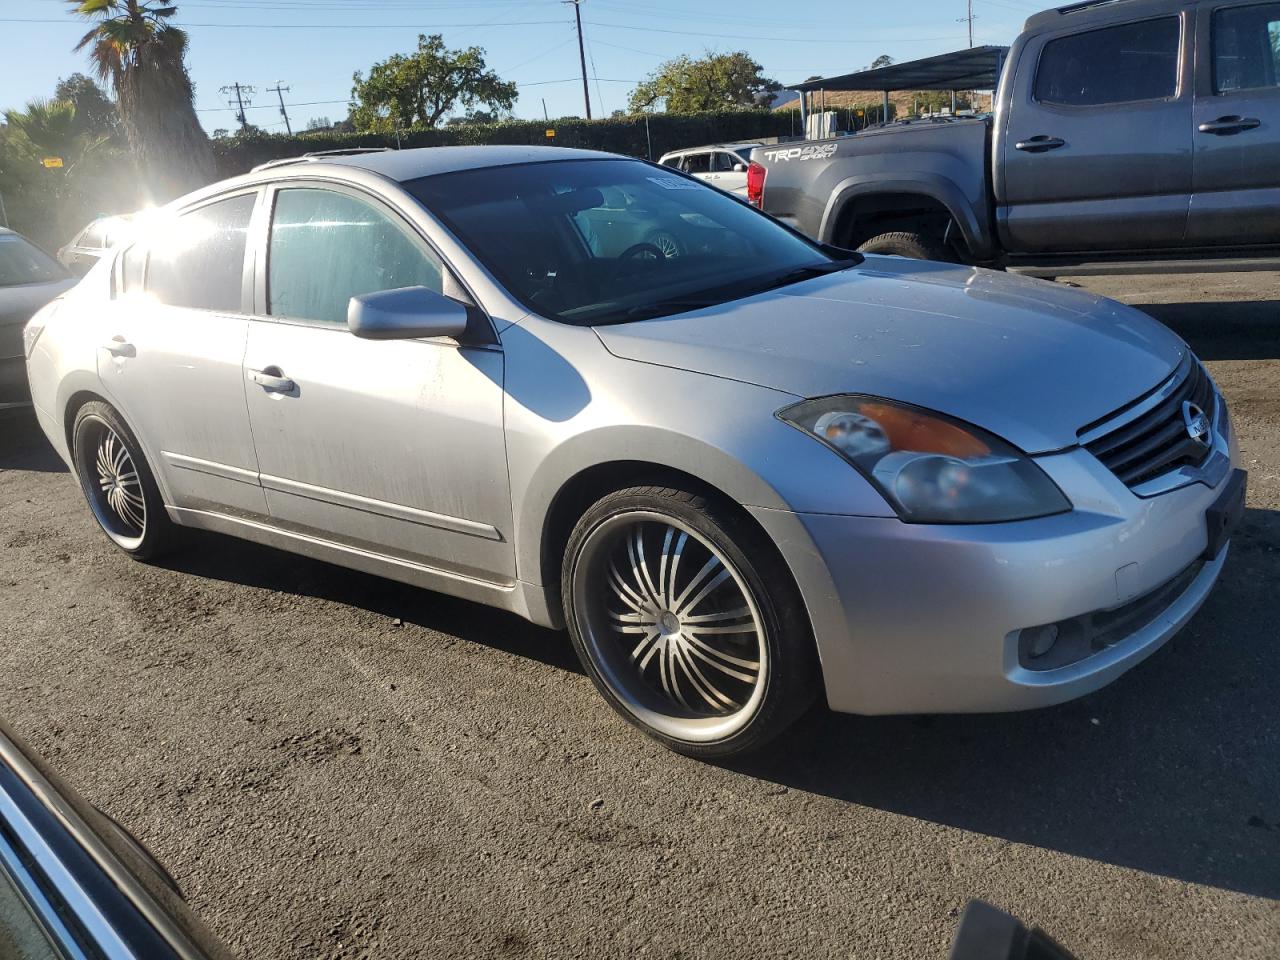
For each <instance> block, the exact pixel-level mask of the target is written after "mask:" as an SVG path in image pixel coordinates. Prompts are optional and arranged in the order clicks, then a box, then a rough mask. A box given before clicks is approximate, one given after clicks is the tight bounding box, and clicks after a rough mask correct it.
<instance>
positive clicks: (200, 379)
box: [92, 190, 267, 516]
mask: <svg viewBox="0 0 1280 960" xmlns="http://www.w3.org/2000/svg"><path fill="white" fill-rule="evenodd" d="M258 196H259V191H257V190H249V191H244V192H240V193H236V194H232V195H230V196H222V197H218V198H216V199H214V200H211V201H209V202H206V203H203V204H201V205H200V206H198V207H195V208H192V209H189V210H186V211H184V212H183V213H182V214H181V215H180V216H177V217H175V218H172V219H170V220H166V221H165V222H163V223H160V224H157V225H156V227H155V229H154V231H153V232H151V233H150V234H149V235H148V236H147V237H146V238H145V239H143V240H140V241H139V242H137V243H135V244H134V245H133V246H131V247H129V248H128V249H126V250H125V251H124V252H123V254H122V255H121V257H120V261H119V263H118V264H117V271H116V277H115V288H116V293H115V296H114V298H113V299H112V300H111V301H110V302H109V303H108V304H106V306H105V307H104V309H103V310H102V311H100V313H99V314H98V316H97V317H96V318H95V319H94V320H93V321H92V322H93V323H94V324H95V327H96V330H95V336H96V343H97V356H98V376H99V377H100V379H101V380H102V384H103V388H104V389H105V390H106V391H107V392H108V394H109V396H110V399H111V400H112V402H113V403H114V404H115V405H116V406H117V407H119V409H120V412H121V413H122V414H123V415H124V418H125V420H126V421H128V423H129V424H130V426H132V428H133V431H134V433H136V434H137V435H138V439H139V440H140V442H141V443H142V445H143V448H144V450H145V451H146V454H147V459H148V462H149V463H150V464H151V466H152V468H153V470H154V471H155V472H156V473H158V474H159V476H160V480H161V483H162V484H163V485H164V487H165V490H166V493H167V495H168V498H169V500H170V502H171V504H172V505H173V506H176V507H184V508H188V509H200V510H214V511H219V512H222V511H228V510H229V511H232V512H235V513H239V514H251V515H257V516H265V515H266V512H267V511H266V499H265V497H264V496H263V493H262V488H261V487H260V486H259V484H258V464H257V459H256V456H255V454H254V446H253V438H252V437H251V436H250V433H249V417H248V413H247V412H246V410H245V385H244V376H243V374H242V372H241V364H242V362H243V360H244V350H245V342H246V338H247V336H248V329H249V321H248V318H247V316H246V307H247V306H249V305H251V303H252V270H251V264H248V263H247V262H246V261H247V257H246V251H247V246H248V244H247V239H248V236H249V227H250V223H251V221H252V218H253V215H254V211H255V208H256V205H257V202H258Z"/></svg>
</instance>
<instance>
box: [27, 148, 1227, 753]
mask: <svg viewBox="0 0 1280 960" xmlns="http://www.w3.org/2000/svg"><path fill="white" fill-rule="evenodd" d="M630 210H643V211H648V213H646V214H645V215H646V216H648V215H649V214H650V213H651V212H652V211H654V210H662V211H664V213H663V224H664V229H665V230H667V231H670V232H673V233H674V234H675V239H676V240H677V242H678V243H679V246H680V251H681V252H680V255H678V256H669V255H667V253H666V252H664V251H663V250H662V249H661V248H659V247H658V246H656V245H655V244H653V243H651V242H649V241H647V240H644V239H634V238H635V237H637V236H644V235H646V231H647V230H648V228H649V224H648V222H647V221H646V222H645V223H640V224H637V223H636V222H634V219H633V218H632V217H631V216H630V215H629V214H628V211H630ZM621 238H626V239H625V241H624V240H623V239H621ZM26 344H27V364H28V368H29V372H30V378H31V384H32V389H33V395H34V398H35V404H36V411H37V415H38V417H39V420H40V423H41V425H42V427H43V429H44V431H45V433H46V434H47V435H48V437H49V439H50V441H51V442H52V443H53V445H54V446H55V447H56V448H57V450H58V452H59V453H60V454H61V456H62V457H63V458H64V459H65V460H66V461H67V463H68V464H70V465H71V466H72V468H73V469H74V470H75V472H76V474H77V476H78V477H79V479H80V483H81V485H82V487H83V489H84V492H85V495H86V497H87V499H88V503H89V506H90V508H91V510H92V512H93V515H94V516H95V518H96V519H97V521H98V522H99V523H100V524H101V526H102V528H103V530H104V531H105V532H106V533H107V535H108V536H109V537H110V538H111V539H112V540H113V541H114V542H115V543H116V544H117V545H118V546H119V547H120V548H121V549H122V550H124V551H125V552H126V553H129V554H131V555H133V556H135V557H137V558H139V559H149V558H151V557H155V556H157V555H159V553H160V552H161V551H162V550H164V549H165V548H167V547H168V546H170V545H171V544H172V542H173V541H174V540H175V537H176V535H177V534H178V533H179V531H180V528H182V527H196V528H201V529H205V530H213V531H219V532H222V533H227V534H231V535H233V536H238V537H243V538H245V539H248V540H254V541H257V542H260V543H265V544H270V545H273V546H276V547H280V548H282V549H285V550H291V551H295V552H298V553H303V554H307V555H309V556H313V557H319V558H322V559H325V560H329V561H332V562H334V563H337V564H341V565H344V566H347V567H351V568H354V569H358V570H364V571H369V572H373V573H377V574H382V575H384V576H387V577H391V578H393V579H396V580H401V581H404V582H406V583H411V584H417V585H420V586H423V587H427V588H430V589H433V590H438V591H441V592H445V593H450V594H454V595H457V596H460V597H466V598H470V599H472V600H476V601H479V602H482V603H487V604H492V605H494V606H497V607H501V608H503V609H506V610H510V611H513V612H515V613H518V614H520V615H521V616H523V617H526V618H528V619H529V620H532V621H533V622H535V623H538V624H542V625H545V626H548V627H557V628H558V627H562V626H567V627H568V629H569V633H570V636H571V639H572V642H573V644H574V646H575V648H576V650H577V652H578V654H579V656H580V658H581V660H582V663H583V665H584V667H585V669H586V670H587V672H588V674H589V675H590V676H591V678H592V680H593V681H594V682H595V684H596V685H597V687H598V688H599V690H600V692H601V693H602V694H603V695H604V697H605V699H606V700H608V702H609V703H610V704H611V705H612V706H613V707H615V708H616V709H617V710H618V711H619V713H621V714H622V715H623V716H624V717H625V718H627V719H628V720H629V721H631V722H632V723H634V724H635V725H636V726H638V727H640V728H641V729H643V730H644V731H646V732H647V733H649V734H650V735H652V736H654V737H656V738H657V739H659V740H660V741H662V742H664V743H665V744H667V745H668V746H670V747H672V748H674V749H676V750H680V751H683V752H686V753H688V754H691V755H695V756H702V757H717V756H726V755H729V754H733V753H737V752H741V751H744V750H748V749H751V748H754V747H757V746H759V745H760V744H762V743H764V742H765V741H766V740H767V739H769V738H770V737H773V736H774V735H776V734H778V733H779V732H780V731H782V730H783V729H785V728H786V726H787V725H788V724H789V723H790V722H791V721H792V720H794V719H795V718H796V717H798V716H799V715H800V714H801V713H802V712H803V711H804V710H805V709H806V708H807V707H808V706H809V704H810V703H811V702H812V701H813V700H814V699H815V698H816V697H817V696H818V695H819V694H820V693H822V694H825V698H826V702H827V703H828V704H829V705H830V707H832V708H833V709H835V710H839V711H848V712H856V713H867V714H883V713H902V712H949V711H998V710H1017V709H1024V708H1029V707H1038V706H1045V705H1048V704H1053V703H1058V702H1061V701H1064V700H1067V699H1069V698H1072V697H1077V696H1080V695H1081V694H1084V693H1088V692H1089V691H1092V690H1095V689H1097V688H1098V687H1100V686H1102V685H1103V684H1105V683H1107V682H1109V681H1110V680H1113V679H1114V678H1116V677H1117V676H1119V675H1120V674H1121V673H1123V672H1124V671H1125V670H1127V669H1129V668H1130V667H1132V666H1134V665H1135V664H1137V663H1138V662H1140V661H1141V660H1143V659H1144V658H1145V657H1147V656H1148V655H1150V654H1151V653H1152V652H1153V651H1155V650H1156V649H1157V648H1159V647H1160V646H1161V645H1162V644H1163V643H1164V642H1165V641H1167V640H1168V639H1169V638H1170V637H1171V636H1172V635H1173V634H1174V633H1176V632H1177V631H1178V629H1179V628H1181V627H1182V626H1183V625H1184V624H1185V623H1186V622H1187V620H1188V619H1189V618H1190V617H1191V615H1192V614H1193V613H1194V612H1195V610H1196V609H1197V608H1198V607H1199V605H1200V604H1201V602H1202V601H1203V600H1204V599H1205V597H1206V596H1207V594H1208V592H1209V590H1210V588H1211V587H1212V585H1213V583H1214V581H1215V580H1216V579H1217V577H1218V575H1219V573H1220V572H1221V570H1222V567H1223V563H1224V562H1225V559H1226V555H1227V539H1228V537H1229V535H1230V532H1231V528H1232V526H1233V524H1234V523H1235V521H1236V519H1238V517H1239V515H1240V512H1241V511H1242V509H1243V495H1244V474H1243V472H1242V471H1239V470H1237V469H1236V466H1235V461H1236V454H1235V441H1234V439H1233V437H1232V432H1231V422H1230V418H1229V416H1228V413H1227V409H1226V405H1225V404H1224V403H1223V401H1222V398H1221V396H1220V395H1219V393H1218V391H1217V390H1216V388H1215V387H1214V384H1213V382H1212V381H1211V379H1210V378H1209V376H1208V374H1207V373H1206V372H1205V370H1204V368H1203V367H1202V366H1201V364H1200V362H1199V361H1198V360H1197V359H1196V358H1195V357H1194V356H1193V355H1192V354H1191V352H1190V350H1189V349H1188V348H1187V346H1186V344H1184V343H1183V342H1182V341H1181V340H1180V339H1179V338H1178V337H1176V336H1174V335H1173V334H1172V333H1170V332H1169V331H1168V330H1167V329H1165V328H1164V327H1162V326H1161V325H1159V324H1158V323H1156V322H1154V321H1152V320H1151V319H1149V318H1148V317H1146V316H1145V315H1143V314H1141V313H1139V312H1137V311H1136V310H1132V309H1129V308H1127V307H1123V306H1120V305H1119V304H1116V303H1113V302H1111V301H1108V300H1105V299H1102V298H1099V297H1094V296H1091V295H1088V294H1085V293H1083V292H1080V291H1077V290H1071V289H1063V288H1059V287H1055V286H1053V285H1050V284H1046V283H1042V282H1039V281H1033V280H1026V279H1020V278H1017V277H1010V276H1005V275H1002V274H999V273H993V272H988V271H983V270H977V269H971V268H967V267H958V266H953V265H945V264H937V263H929V262H923V261H911V260H904V259H898V258H894V257H875V256H867V257H865V258H864V257H861V256H858V255H856V254H850V253H848V252H846V251H840V250H836V249H834V248H830V247H823V246H820V245H817V244H815V243H813V242H811V241H809V240H807V239H805V238H803V237H802V236H800V235H799V234H797V233H794V232H792V231H791V230H789V229H787V228H786V227H784V226H782V225H780V224H778V223H777V222H775V221H773V220H771V219H770V218H768V217H766V216H764V215H762V214H760V213H759V212H758V211H756V210H754V209H752V208H750V207H749V206H747V205H746V204H743V203H740V202H738V201H736V200H734V199H731V198H730V197H727V196H726V195H724V194H723V193H720V192H718V191H715V190H712V189H709V188H707V187H705V186H704V185H702V184H700V183H699V182H697V181H696V180H694V179H692V178H690V177H688V176H686V175H684V174H681V173H679V172H677V171H673V170H671V169H668V168H664V167H661V166H657V165H653V164H648V163H644V162H640V161H636V160H631V159H627V158H623V157H616V156H611V155H608V154H600V153H593V152H587V151H576V150H557V149H549V148H524V147H480V148H454V147H450V148H437V149H428V150H405V151H397V152H384V153H365V154H360V155H348V156H314V157H310V158H301V159H299V160H296V161H293V162H283V163H276V164H272V165H269V166H267V167H264V168H259V169H258V170H257V171H255V172H253V173H251V174H248V175H246V176H242V177H238V178H236V179H232V180H228V181H225V182H222V183H219V184H216V185H214V186H211V187H209V188H206V189H204V190H202V191H200V192H198V193H196V194H192V195H190V196H188V197H186V198H184V199H182V200H180V201H177V202H176V203H175V204H173V205H172V206H171V207H170V208H169V209H168V210H167V211H166V213H165V215H164V216H161V217H158V218H157V219H156V221H155V222H154V223H152V224H151V225H150V226H149V228H148V232H147V233H146V235H145V236H143V237H142V238H140V239H139V240H138V242H136V243H134V244H133V245H132V246H130V247H127V248H125V249H122V250H119V251H116V252H113V253H112V254H111V255H110V256H109V257H108V258H105V259H104V260H103V262H102V263H101V264H100V265H99V266H98V267H96V268H95V269H94V271H93V272H92V273H90V275H89V276H88V277H87V278H86V279H85V280H84V281H83V282H82V283H81V284H80V285H79V286H78V287H76V288H75V289H74V290H73V291H72V292H71V293H70V294H69V295H68V296H66V297H64V298H63V299H61V300H59V301H57V302H56V303H55V304H54V305H51V306H50V307H49V308H47V309H46V310H44V311H43V312H42V313H41V314H40V315H38V316H37V317H36V318H35V319H34V320H33V321H32V322H31V324H30V325H29V326H28V328H27V331H26Z"/></svg>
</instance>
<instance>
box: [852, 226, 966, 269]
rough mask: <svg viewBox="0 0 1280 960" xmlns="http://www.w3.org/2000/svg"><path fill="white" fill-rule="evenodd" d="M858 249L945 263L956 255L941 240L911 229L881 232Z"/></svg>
mask: <svg viewBox="0 0 1280 960" xmlns="http://www.w3.org/2000/svg"><path fill="white" fill-rule="evenodd" d="M858 250H860V251H861V252H862V253H887V254H889V255H890V256H896V257H911V258H912V259H913V260H938V261H941V262H943V263H951V262H953V261H954V260H955V257H953V256H952V255H951V253H950V252H949V251H948V250H947V248H946V247H945V246H943V245H942V241H941V240H936V239H934V238H933V237H930V236H926V235H925V234H923V233H913V232H910V231H895V232H893V233H882V234H879V235H878V236H874V237H872V238H871V239H870V240H868V241H867V242H866V243H864V244H862V245H861V246H860V247H858Z"/></svg>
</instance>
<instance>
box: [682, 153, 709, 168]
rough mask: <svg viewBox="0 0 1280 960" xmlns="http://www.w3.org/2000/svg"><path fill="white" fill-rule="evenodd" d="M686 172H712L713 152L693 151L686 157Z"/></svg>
mask: <svg viewBox="0 0 1280 960" xmlns="http://www.w3.org/2000/svg"><path fill="white" fill-rule="evenodd" d="M684 172H685V173H710V172H711V154H709V153H691V154H689V155H688V156H687V157H685V158H684Z"/></svg>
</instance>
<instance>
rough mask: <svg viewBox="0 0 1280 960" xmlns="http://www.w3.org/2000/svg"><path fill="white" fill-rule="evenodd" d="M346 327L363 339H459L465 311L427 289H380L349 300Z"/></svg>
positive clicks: (462, 331) (465, 323)
mask: <svg viewBox="0 0 1280 960" xmlns="http://www.w3.org/2000/svg"><path fill="white" fill-rule="evenodd" d="M347 328H348V329H349V330H350V331H351V332H352V333H354V334H355V335H356V336H357V337H360V338H361V339H363V340H416V339H417V338H419V337H460V336H462V334H463V333H465V332H466V330H467V308H466V307H465V306H464V305H463V304H461V303H459V302H458V301H457V300H451V299H449V298H448V297H446V296H444V295H443V294H439V293H436V292H435V291H434V290H428V289H427V288H426V287H400V288H399V289H397V290H379V291H378V292H377V293H364V294H361V295H360V296H358V297H352V298H351V300H350V301H348V303H347Z"/></svg>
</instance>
